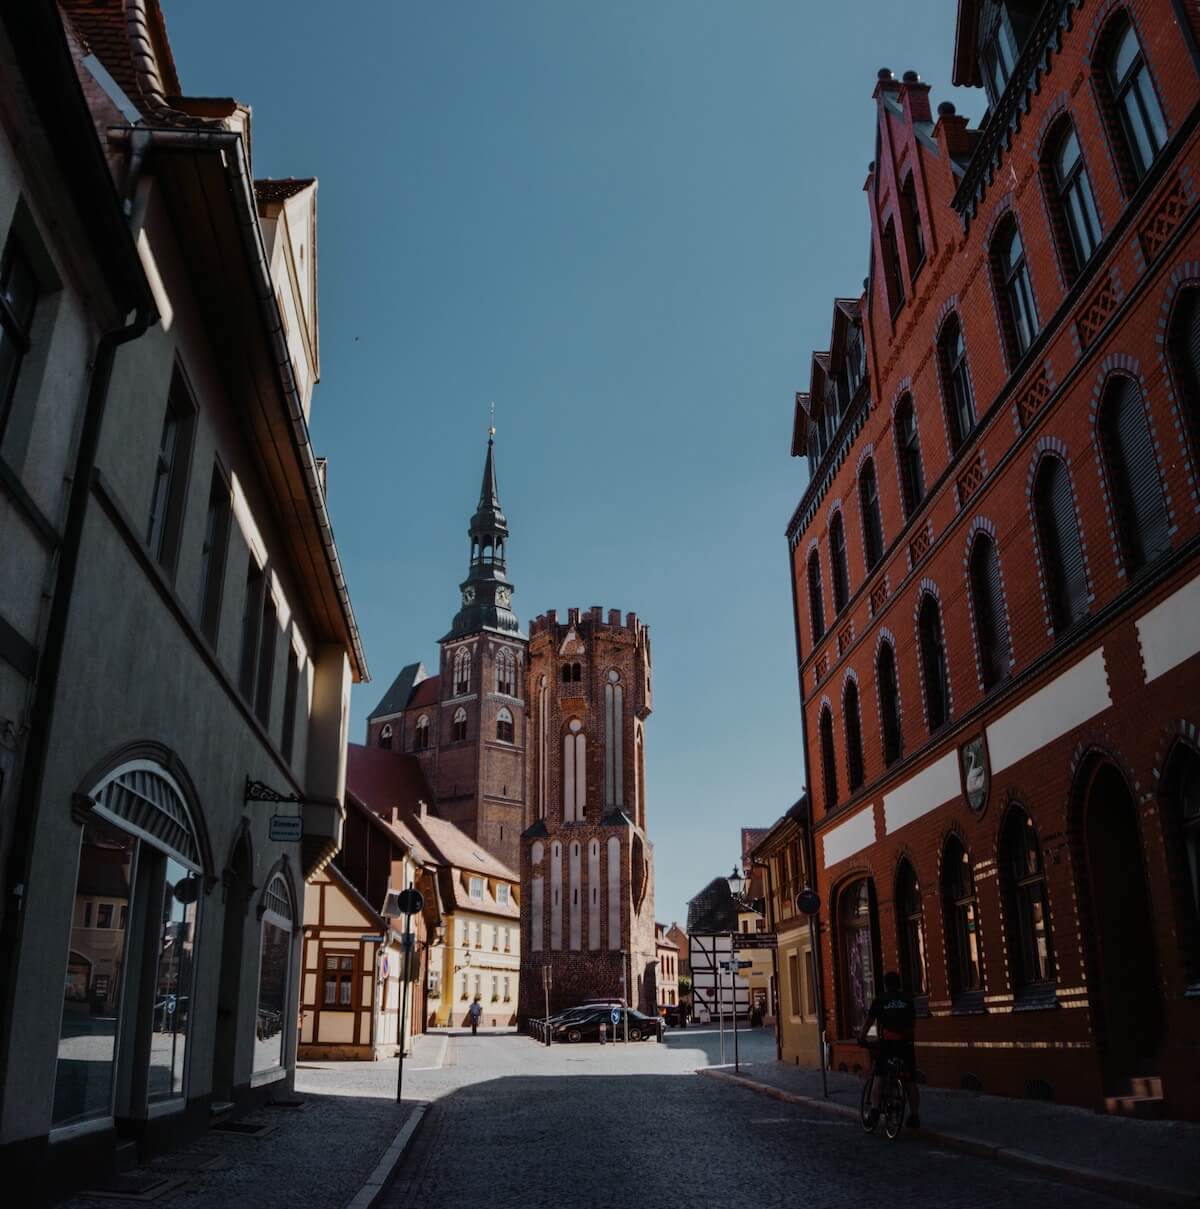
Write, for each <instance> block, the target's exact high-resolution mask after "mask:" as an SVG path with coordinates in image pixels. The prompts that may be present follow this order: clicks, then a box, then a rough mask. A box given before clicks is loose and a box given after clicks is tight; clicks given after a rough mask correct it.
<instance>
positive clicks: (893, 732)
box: [875, 642, 903, 767]
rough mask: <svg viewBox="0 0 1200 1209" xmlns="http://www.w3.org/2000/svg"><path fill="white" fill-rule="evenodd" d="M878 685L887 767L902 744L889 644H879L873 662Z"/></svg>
mask: <svg viewBox="0 0 1200 1209" xmlns="http://www.w3.org/2000/svg"><path fill="white" fill-rule="evenodd" d="M875 679H876V681H877V683H878V685H879V716H880V720H881V723H882V728H883V762H884V764H886V765H888V766H889V767H890V766H891V765H892V764H895V762H896V761H897V760H898V759H900V755H901V752H902V751H903V742H902V738H901V730H900V687H899V685H898V684H897V682H896V652H895V651H894V650H893V649H892V644H891V643H890V642H883V643H880V646H879V656H878V658H877V659H876V661H875Z"/></svg>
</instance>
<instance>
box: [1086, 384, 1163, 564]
mask: <svg viewBox="0 0 1200 1209" xmlns="http://www.w3.org/2000/svg"><path fill="white" fill-rule="evenodd" d="M1098 424H1099V427H1100V444H1101V446H1102V447H1103V449H1104V468H1105V470H1106V471H1107V473H1108V483H1109V488H1110V489H1111V492H1112V501H1113V508H1114V509H1115V511H1116V514H1117V529H1118V531H1119V532H1120V535H1121V553H1122V555H1123V556H1124V560H1125V566H1126V569H1127V570H1128V571H1129V573H1130V574H1131V575H1132V574H1134V573H1136V572H1137V571H1139V570H1140V569H1141V568H1142V567H1144V566H1145V565H1146V564H1147V563H1149V562H1152V561H1153V560H1154V559H1156V558H1157V557H1158V556H1159V555H1160V554H1165V553H1166V552H1167V551H1168V550H1169V549H1170V548H1171V539H1170V536H1169V530H1170V521H1169V519H1168V517H1167V503H1166V500H1165V499H1164V498H1163V492H1162V484H1161V482H1160V481H1159V477H1158V462H1157V460H1156V459H1155V456H1154V442H1153V440H1152V439H1151V437H1150V424H1149V421H1148V420H1147V418H1146V407H1145V404H1144V403H1143V402H1142V392H1141V391H1140V390H1139V389H1138V386H1137V383H1136V382H1135V381H1134V380H1133V379H1132V378H1127V377H1125V375H1124V374H1118V375H1116V376H1114V377H1112V378H1110V379H1109V381H1108V385H1107V386H1106V387H1105V389H1104V398H1103V399H1102V401H1101V403H1100V415H1099V419H1098Z"/></svg>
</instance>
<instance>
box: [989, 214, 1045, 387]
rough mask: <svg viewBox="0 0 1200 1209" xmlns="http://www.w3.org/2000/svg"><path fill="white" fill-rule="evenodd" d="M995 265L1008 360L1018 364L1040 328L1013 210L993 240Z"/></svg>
mask: <svg viewBox="0 0 1200 1209" xmlns="http://www.w3.org/2000/svg"><path fill="white" fill-rule="evenodd" d="M992 268H993V271H994V273H995V275H996V287H997V294H998V295H999V298H1000V311H1001V320H1002V325H1003V328H1004V338H1005V343H1006V344H1007V346H1008V361H1009V364H1010V365H1016V363H1017V362H1018V361H1020V359H1021V358H1022V357H1023V356H1024V355H1025V350H1026V349H1028V348H1029V346H1030V345H1031V344H1032V343H1033V338H1034V336H1036V335H1037V331H1038V320H1037V309H1036V307H1035V306H1034V305H1033V285H1032V283H1031V282H1030V280H1029V265H1028V264H1027V263H1026V260H1025V247H1024V245H1023V244H1022V243H1021V232H1020V231H1018V230H1017V220H1016V219H1015V218H1013V217H1012V215H1011V214H1010V215H1009V216H1008V217H1007V218H1005V219H1004V220H1003V221H1002V222H1001V224H1000V229H999V231H997V232H996V237H995V239H994V240H993V241H992Z"/></svg>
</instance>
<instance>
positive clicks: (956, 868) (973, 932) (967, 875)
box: [942, 836, 983, 997]
mask: <svg viewBox="0 0 1200 1209" xmlns="http://www.w3.org/2000/svg"><path fill="white" fill-rule="evenodd" d="M942 902H943V907H944V909H945V913H946V957H947V959H948V964H949V970H948V973H949V975H950V993H951V995H953V996H956V997H957V996H959V995H965V994H970V993H972V992H975V991H979V990H981V989H982V987H983V964H982V960H981V957H980V951H979V904H978V903H977V902H976V899H975V875H974V873H973V872H972V870H971V858H970V857H969V856H968V855H967V852H966V850H965V849H964V848H963V846H962V844H961V843H959V841H958V840H957V839H955V838H954V837H953V836H951V838H950V839H949V840H947V842H946V851H945V855H944V857H943V859H942Z"/></svg>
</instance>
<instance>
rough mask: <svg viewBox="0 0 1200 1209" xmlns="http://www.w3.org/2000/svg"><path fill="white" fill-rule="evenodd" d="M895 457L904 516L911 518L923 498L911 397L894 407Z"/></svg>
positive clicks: (917, 440)
mask: <svg viewBox="0 0 1200 1209" xmlns="http://www.w3.org/2000/svg"><path fill="white" fill-rule="evenodd" d="M896 457H897V458H899V460H900V483H901V486H902V487H903V490H904V515H905V516H906V517H909V516H912V514H913V512H914V511H915V510H916V508H917V505H918V504H920V502H921V500H922V499H924V498H925V476H924V475H923V474H922V472H921V441H920V436H919V434H918V432H917V413H916V409H915V408H914V407H913V401H912V395H905V396H904V398H903V399H901V400H900V402H899V404H898V405H897V407H896Z"/></svg>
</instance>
